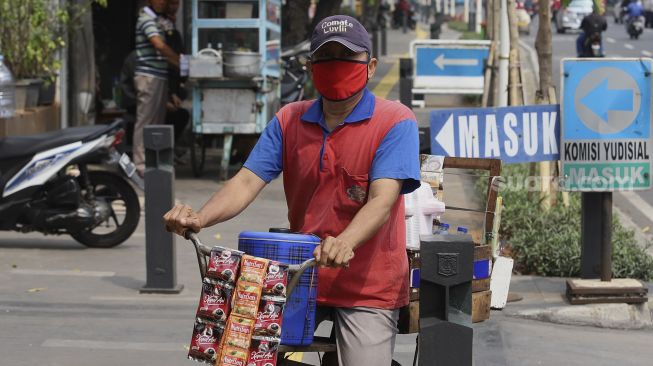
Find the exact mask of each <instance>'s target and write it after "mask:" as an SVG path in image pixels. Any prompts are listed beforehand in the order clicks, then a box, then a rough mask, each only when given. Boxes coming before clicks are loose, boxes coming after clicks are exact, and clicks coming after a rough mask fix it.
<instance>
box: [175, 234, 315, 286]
mask: <svg viewBox="0 0 653 366" xmlns="http://www.w3.org/2000/svg"><path fill="white" fill-rule="evenodd" d="M184 238H185V239H186V240H190V241H191V242H192V243H193V246H194V247H195V253H196V254H197V262H198V264H199V267H200V274H201V275H202V278H204V277H205V276H206V267H207V263H206V257H210V256H211V248H209V247H207V246H206V245H204V244H202V242H201V241H200V238H199V236H197V233H194V232H192V231H190V230H187V231H186V232H185V233H184ZM314 266H315V258H311V259H307V260H306V261H304V262H303V263H301V264H291V265H289V266H288V272H289V273H291V274H292V278H291V279H290V282H289V283H288V287H287V289H286V291H287V294H288V296H290V294H291V293H292V291H293V290H294V289H295V287H297V284H298V283H299V279H300V277H301V276H302V274H303V273H304V272H305V271H306V270H307V269H309V268H311V267H314Z"/></svg>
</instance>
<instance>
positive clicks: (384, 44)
mask: <svg viewBox="0 0 653 366" xmlns="http://www.w3.org/2000/svg"><path fill="white" fill-rule="evenodd" d="M387 55H388V32H387V29H386V27H381V56H387Z"/></svg>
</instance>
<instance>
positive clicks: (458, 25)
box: [447, 20, 485, 40]
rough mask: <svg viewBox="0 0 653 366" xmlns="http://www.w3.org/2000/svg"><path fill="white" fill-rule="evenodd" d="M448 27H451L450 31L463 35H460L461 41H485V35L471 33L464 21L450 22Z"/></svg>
mask: <svg viewBox="0 0 653 366" xmlns="http://www.w3.org/2000/svg"><path fill="white" fill-rule="evenodd" d="M447 25H448V26H449V29H451V30H454V31H456V32H459V33H462V34H461V35H460V39H473V40H477V39H485V36H483V34H481V33H476V32H473V31H470V30H469V25H468V24H467V23H465V22H463V21H460V20H450V21H449V22H448V23H447Z"/></svg>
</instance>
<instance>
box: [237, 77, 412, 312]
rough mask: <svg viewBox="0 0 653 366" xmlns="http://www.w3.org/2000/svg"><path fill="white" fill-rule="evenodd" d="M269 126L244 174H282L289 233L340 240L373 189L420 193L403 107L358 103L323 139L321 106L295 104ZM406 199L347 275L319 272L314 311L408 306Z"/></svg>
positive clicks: (367, 100) (368, 100) (366, 98)
mask: <svg viewBox="0 0 653 366" xmlns="http://www.w3.org/2000/svg"><path fill="white" fill-rule="evenodd" d="M271 124H273V126H268V128H266V132H264V134H263V136H262V137H261V140H260V141H259V143H258V144H257V146H256V148H255V149H254V151H253V152H252V154H251V155H250V158H249V159H248V161H247V163H245V167H246V168H248V169H250V170H252V171H253V172H254V173H256V174H257V175H259V176H260V177H261V178H262V179H264V180H266V181H269V180H270V179H271V177H273V176H275V173H276V174H278V171H281V170H282V171H283V180H284V190H285V193H286V201H287V204H288V219H289V221H290V228H291V230H292V231H295V232H303V233H313V234H316V235H318V236H319V237H321V238H325V237H327V236H334V237H335V236H338V235H339V234H340V233H341V232H342V231H343V230H344V229H345V228H346V227H347V226H348V225H349V223H350V222H351V221H352V219H353V218H354V216H355V215H356V214H357V212H358V210H359V209H360V208H361V207H362V206H363V205H364V204H365V202H366V201H367V193H368V191H369V184H370V182H371V181H374V180H375V179H379V178H392V179H400V180H403V182H404V184H403V188H402V193H407V192H410V191H412V190H414V189H415V188H416V187H417V186H418V185H419V157H418V154H419V139H418V135H417V124H416V122H415V116H414V115H413V113H412V112H411V111H410V110H409V109H408V108H406V107H404V106H403V105H401V104H399V103H396V102H390V101H387V100H383V99H380V98H376V97H375V96H374V95H373V94H372V93H371V92H369V91H368V90H365V92H364V95H363V98H362V99H361V101H360V102H359V103H358V105H357V106H356V107H355V108H354V110H353V111H352V113H351V114H350V115H349V116H348V117H347V118H346V119H345V121H344V122H343V124H341V125H340V126H338V127H336V128H335V129H333V130H332V131H328V129H327V128H326V124H325V122H324V117H323V115H322V103H321V100H320V99H318V100H317V101H306V102H298V103H292V104H289V105H287V106H285V107H284V108H282V109H281V110H280V111H279V112H278V113H277V116H276V120H273V121H272V123H271ZM407 277H408V261H407V258H406V233H405V221H404V201H403V196H401V195H400V196H399V197H398V198H397V201H396V202H395V204H394V205H393V207H392V210H391V212H390V217H389V219H388V221H387V222H386V223H385V224H384V225H383V226H382V227H381V228H380V229H379V230H378V232H377V233H376V235H374V237H372V238H371V239H370V240H368V241H367V242H366V243H364V244H363V245H362V246H360V247H359V248H358V249H356V252H355V257H354V258H353V259H352V260H351V262H350V265H349V268H343V269H334V268H320V269H319V288H318V303H319V304H320V305H328V306H335V307H358V306H362V307H373V308H382V309H396V308H399V307H401V306H404V305H406V304H407V303H408V281H407Z"/></svg>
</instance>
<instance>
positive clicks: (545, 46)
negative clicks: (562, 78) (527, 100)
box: [535, 0, 553, 103]
mask: <svg viewBox="0 0 653 366" xmlns="http://www.w3.org/2000/svg"><path fill="white" fill-rule="evenodd" d="M549 1H550V0H540V3H539V4H540V14H539V15H540V22H539V23H540V25H539V28H538V30H537V37H536V38H535V49H536V50H537V58H538V63H539V65H540V75H539V76H540V85H539V86H540V88H539V90H538V91H537V94H536V95H537V99H538V100H539V101H541V100H542V99H548V93H549V88H550V87H552V86H553V84H552V82H551V79H552V73H553V60H552V59H551V55H552V53H553V51H552V49H553V46H552V40H551V8H550V6H549ZM547 103H548V102H547Z"/></svg>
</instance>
